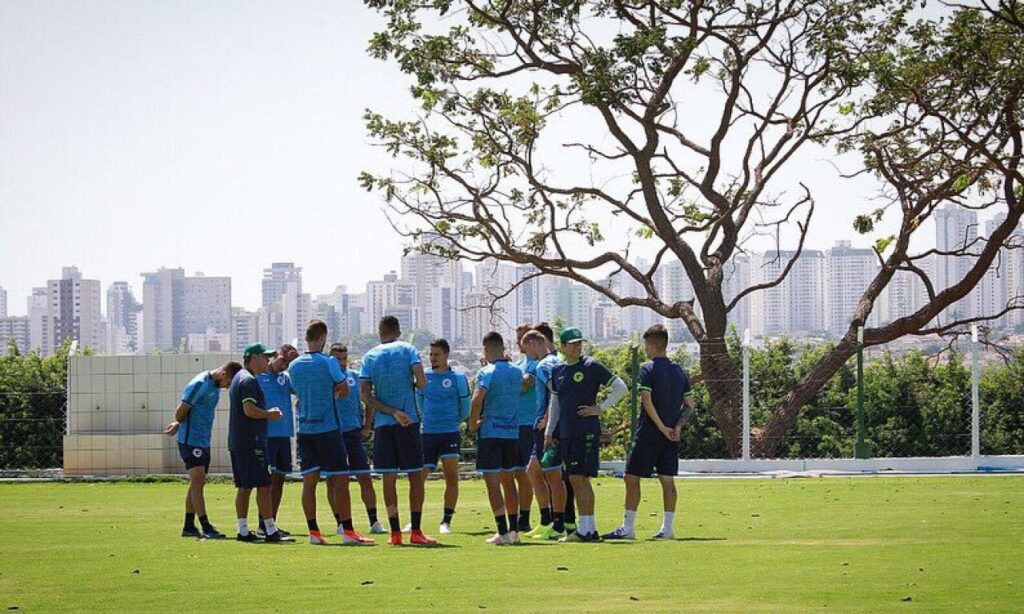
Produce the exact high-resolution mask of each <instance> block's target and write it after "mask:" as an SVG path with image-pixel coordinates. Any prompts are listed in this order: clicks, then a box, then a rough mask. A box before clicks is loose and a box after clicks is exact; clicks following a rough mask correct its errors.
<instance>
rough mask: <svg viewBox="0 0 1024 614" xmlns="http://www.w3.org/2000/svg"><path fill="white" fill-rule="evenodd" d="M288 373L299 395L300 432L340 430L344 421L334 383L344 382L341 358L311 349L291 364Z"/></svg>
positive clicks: (296, 394)
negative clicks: (341, 419) (339, 410)
mask: <svg viewBox="0 0 1024 614" xmlns="http://www.w3.org/2000/svg"><path fill="white" fill-rule="evenodd" d="M331 365H334V366H333V368H332V366H331ZM288 376H289V378H291V383H292V390H293V391H294V392H295V396H296V397H298V402H297V403H296V409H297V412H296V413H298V417H299V420H298V422H299V432H300V433H325V432H327V431H332V430H338V428H339V425H340V420H339V417H338V408H337V405H336V404H335V401H334V384H335V382H337V381H342V377H341V368H340V367H339V366H338V363H337V361H335V360H334V359H333V358H330V357H328V356H326V355H324V354H322V353H320V352H307V353H305V354H303V355H302V356H299V357H298V358H296V359H295V360H294V361H292V363H291V365H289V366H288Z"/></svg>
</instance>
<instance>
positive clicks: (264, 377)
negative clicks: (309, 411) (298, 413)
mask: <svg viewBox="0 0 1024 614" xmlns="http://www.w3.org/2000/svg"><path fill="white" fill-rule="evenodd" d="M256 381H257V382H259V383H260V388H262V389H263V398H264V399H266V401H267V407H266V408H267V409H273V408H275V407H276V408H278V409H280V410H281V414H282V416H281V419H280V420H270V421H268V423H267V437H294V436H295V413H294V412H293V411H292V380H291V378H289V377H288V373H287V372H286V371H282V372H281V373H273V372H271V371H267V372H266V373H260V374H259V375H257V376H256Z"/></svg>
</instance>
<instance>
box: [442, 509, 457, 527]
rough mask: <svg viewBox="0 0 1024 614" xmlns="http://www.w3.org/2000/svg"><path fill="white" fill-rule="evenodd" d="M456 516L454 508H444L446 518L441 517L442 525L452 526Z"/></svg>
mask: <svg viewBox="0 0 1024 614" xmlns="http://www.w3.org/2000/svg"><path fill="white" fill-rule="evenodd" d="M454 515H455V508H454V507H446V508H444V516H442V517H441V523H442V524H451V523H452V516H454Z"/></svg>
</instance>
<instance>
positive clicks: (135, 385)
mask: <svg viewBox="0 0 1024 614" xmlns="http://www.w3.org/2000/svg"><path fill="white" fill-rule="evenodd" d="M148 386H149V376H148V375H146V374H145V373H139V372H135V373H134V374H132V392H146V389H147V388H148Z"/></svg>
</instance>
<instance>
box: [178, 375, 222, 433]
mask: <svg viewBox="0 0 1024 614" xmlns="http://www.w3.org/2000/svg"><path fill="white" fill-rule="evenodd" d="M219 400H220V388H218V387H217V382H215V381H213V376H212V375H210V372H209V371H204V372H202V373H200V374H199V375H197V376H195V377H193V378H192V381H191V382H189V383H188V385H187V386H185V391H184V392H183V393H182V395H181V402H182V403H185V404H186V405H188V406H189V408H190V409H189V411H188V415H187V416H185V419H184V420H183V421H182V423H181V425H180V426H179V427H178V443H183V444H186V445H189V446H195V447H197V448H209V447H210V435H211V434H212V433H213V417H214V414H215V413H216V409H217V401H219Z"/></svg>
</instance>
